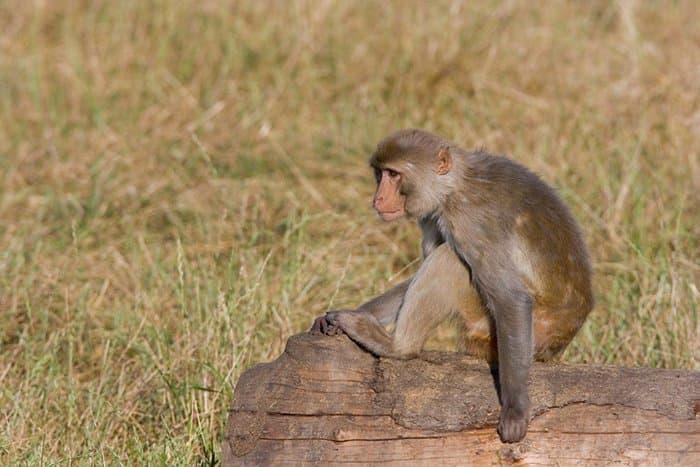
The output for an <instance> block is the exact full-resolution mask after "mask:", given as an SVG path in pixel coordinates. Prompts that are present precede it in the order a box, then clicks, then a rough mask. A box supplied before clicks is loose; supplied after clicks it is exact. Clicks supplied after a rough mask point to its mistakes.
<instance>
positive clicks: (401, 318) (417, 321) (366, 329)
mask: <svg viewBox="0 0 700 467" xmlns="http://www.w3.org/2000/svg"><path fill="white" fill-rule="evenodd" d="M470 287H471V285H470V283H469V272H468V271H467V269H466V267H465V266H464V265H463V264H462V263H461V261H460V260H459V258H458V257H457V255H456V254H455V253H454V252H453V251H452V249H451V248H450V247H449V246H448V245H447V244H443V245H440V246H439V247H437V248H436V249H435V250H434V251H433V252H432V253H431V254H430V255H429V256H428V257H427V258H426V259H425V261H424V262H423V264H422V265H421V267H420V269H419V270H418V273H417V274H416V276H415V277H414V278H413V280H412V281H411V283H410V284H409V285H408V289H407V291H406V294H405V296H404V297H403V302H402V304H401V307H400V309H399V312H398V318H397V320H396V328H395V329H394V332H393V333H391V334H389V333H388V332H386V330H385V329H384V328H383V327H382V326H381V324H380V322H379V320H378V319H377V318H376V317H375V316H374V315H372V314H369V313H354V312H347V311H339V312H332V313H329V314H328V315H327V318H328V320H329V321H330V322H331V323H332V324H335V325H336V326H338V327H340V328H341V329H342V330H343V331H344V332H345V333H346V334H347V335H348V336H350V338H351V339H353V340H354V341H355V342H357V343H358V344H360V345H361V346H362V347H364V348H366V349H367V350H369V351H370V352H372V353H373V354H375V355H378V356H381V357H394V358H409V357H411V356H414V355H415V354H417V353H418V352H420V351H421V349H422V348H423V344H424V343H425V340H426V339H427V337H428V335H429V334H430V332H431V331H432V330H433V329H435V327H436V326H437V325H438V324H440V323H441V322H442V321H443V320H445V318H447V317H448V316H449V315H450V314H452V313H454V312H456V311H457V310H459V309H460V308H461V307H462V306H463V305H464V303H465V301H466V300H467V294H468V293H469V291H470Z"/></svg>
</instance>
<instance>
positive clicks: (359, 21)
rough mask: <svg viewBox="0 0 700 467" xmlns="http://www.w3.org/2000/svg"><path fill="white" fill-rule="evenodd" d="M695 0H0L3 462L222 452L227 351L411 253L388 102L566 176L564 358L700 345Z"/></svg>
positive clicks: (270, 347)
mask: <svg viewBox="0 0 700 467" xmlns="http://www.w3.org/2000/svg"><path fill="white" fill-rule="evenodd" d="M699 10H700V7H699V6H698V4H697V2H693V1H690V0H689V1H685V2H683V1H680V2H673V3H670V2H639V3H636V2H634V1H619V2H608V1H590V2H564V1H552V2H547V3H546V5H543V4H541V3H539V2H526V1H488V0H483V1H476V2H466V1H465V2H461V1H434V2H422V1H406V2H405V1H394V2H386V1H358V2H343V1H313V2H310V1H309V2H303V1H293V2H282V1H280V2H275V1H266V2H262V1H261V2H253V1H250V2H234V1H228V2H227V1H211V0H210V1H194V0H185V1H180V2H170V1H164V0H149V1H142V0H124V1H118V2H109V1H88V0H85V1H68V0H63V1H60V0H52V1H49V0H44V1H33V2H32V1H19V0H5V1H3V2H0V463H2V464H8V463H9V464H16V463H19V464H27V463H29V464H37V463H51V464H60V465H66V464H74V463H77V464H93V463H97V464H101V463H120V462H123V463H129V464H143V463H155V464H161V463H162V464H182V465H192V464H196V463H209V462H212V461H214V460H216V458H217V457H218V456H219V455H220V448H219V444H220V440H221V436H222V432H223V427H224V424H225V421H226V409H227V406H228V404H229V402H230V398H231V395H232V388H233V386H234V385H235V383H236V380H237V378H238V376H239V375H240V373H241V372H242V371H243V370H245V369H246V368H247V367H249V366H250V365H252V364H253V363H255V362H259V361H265V360H270V359H272V358H274V357H276V356H277V355H278V354H279V353H280V352H281V351H282V349H283V346H284V343H285V341H286V339H287V337H288V336H289V335H291V334H293V333H296V332H299V331H302V330H304V329H306V328H307V327H308V326H309V325H310V323H311V321H312V318H313V317H314V316H316V315H319V314H321V313H323V312H324V311H325V310H326V309H328V308H332V307H349V306H354V305H357V304H359V303H361V302H362V301H363V300H365V299H367V298H369V297H371V296H372V295H374V294H376V293H379V292H381V291H383V290H384V289H386V288H387V287H389V286H390V285H391V284H393V283H395V282H397V281H398V280H399V279H400V278H404V277H407V276H408V275H409V274H411V272H413V271H415V269H416V267H417V264H418V261H419V245H418V243H419V242H418V238H417V236H418V230H417V229H416V228H415V226H412V225H410V224H409V223H406V222H402V223H396V224H384V223H381V222H380V221H379V220H378V219H377V217H376V215H375V214H374V213H373V212H372V210H371V207H370V198H371V193H372V190H373V181H372V176H371V174H370V172H369V170H368V167H367V163H366V161H367V158H368V155H369V153H370V151H371V150H372V148H373V146H374V145H375V144H376V142H377V141H378V140H379V139H380V138H381V137H382V136H383V135H385V134H386V133H388V132H390V131H392V130H394V129H397V128H400V127H405V126H416V127H422V128H426V129H429V130H432V131H435V132H438V133H440V134H442V135H444V136H446V137H447V138H449V139H452V140H454V141H456V142H458V143H460V144H461V145H462V146H463V147H466V148H475V147H480V146H483V147H486V148H487V149H488V150H491V151H493V152H499V153H507V154H511V155H512V156H513V157H514V158H516V159H517V160H519V161H521V162H523V163H525V164H526V165H528V166H529V167H531V168H533V169H534V170H535V171H537V172H539V173H540V174H541V175H542V176H543V178H544V179H545V180H547V181H548V182H550V183H551V184H553V185H555V186H556V187H558V189H559V190H560V192H561V194H562V195H563V197H564V198H565V199H566V200H567V202H568V203H569V204H570V206H571V207H572V209H573V211H574V213H575V215H576V217H577V218H578V219H579V221H580V222H581V224H582V226H583V229H584V231H585V234H586V237H587V239H588V242H589V245H590V248H591V253H592V255H593V257H594V260H595V271H596V293H597V300H598V305H597V308H596V310H595V311H594V313H593V314H592V315H591V317H590V319H589V321H588V322H587V324H586V325H585V327H584V329H583V330H582V332H581V333H580V334H579V335H578V337H577V338H576V339H575V341H574V342H573V343H572V345H571V346H570V347H569V349H568V351H567V353H566V354H565V357H564V358H565V360H567V361H570V362H590V363H599V364H602V363H613V364H620V365H649V366H654V367H678V368H694V369H698V368H700V337H699V336H700V324H699V322H700V320H699V319H698V309H699V305H698V302H699V300H698V283H699V279H700V266H699V264H698V263H699V260H700V258H699V254H698V251H699V249H700V241H699V238H700V197H699V195H698V192H699V190H700V22H699V21H698V18H699V17H700V11H699ZM451 339H452V337H451V334H450V330H449V329H447V330H441V332H440V334H439V335H438V338H437V339H434V342H433V343H432V344H433V345H435V346H438V347H440V346H441V345H442V344H445V343H447V344H449V343H450V341H451ZM447 344H445V345H446V346H447V347H450V345H447Z"/></svg>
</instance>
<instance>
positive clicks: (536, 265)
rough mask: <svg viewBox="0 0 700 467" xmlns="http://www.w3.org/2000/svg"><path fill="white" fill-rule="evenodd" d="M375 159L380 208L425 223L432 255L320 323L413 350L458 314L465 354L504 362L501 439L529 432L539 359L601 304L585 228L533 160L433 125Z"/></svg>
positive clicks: (392, 143)
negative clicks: (463, 145)
mask: <svg viewBox="0 0 700 467" xmlns="http://www.w3.org/2000/svg"><path fill="white" fill-rule="evenodd" d="M370 165H371V166H372V167H373V168H374V170H375V175H376V177H377V192H376V193H375V197H374V206H375V209H376V210H377V211H378V212H379V214H380V215H381V216H382V218H383V219H385V220H394V219H397V218H399V217H402V216H403V215H406V216H408V217H409V218H413V219H416V220H417V221H418V222H419V224H420V227H421V230H422V232H423V240H422V248H423V255H424V257H425V260H424V262H423V264H422V265H421V267H420V269H419V270H418V273H417V274H416V276H415V277H414V278H413V279H412V280H411V281H407V282H404V283H402V284H400V285H399V286H397V287H395V288H394V289H392V290H390V291H388V292H387V293H385V294H383V295H381V296H379V297H377V298H375V299H373V300H371V301H370V302H368V303H366V304H364V305H362V306H361V307H359V308H358V309H357V310H356V311H350V310H344V311H334V312H329V313H328V314H326V316H323V317H320V318H318V319H317V320H316V322H315V323H314V326H313V327H312V331H316V332H319V331H320V332H324V333H327V334H332V333H335V332H338V331H339V330H342V331H343V332H345V333H346V334H347V335H348V336H350V337H351V338H352V339H353V340H355V341H356V342H357V343H358V344H360V345H361V346H363V347H365V348H366V349H367V350H369V351H370V352H372V353H374V354H376V355H379V356H386V357H396V358H409V357H411V356H413V355H415V354H417V353H418V352H420V351H421V349H422V347H423V344H424V343H425V340H426V339H427V337H428V335H429V333H430V332H431V331H432V330H433V329H434V328H435V327H436V326H437V325H438V324H439V323H440V322H441V321H443V320H444V319H446V318H447V317H448V316H450V315H453V314H458V315H459V316H460V317H461V318H462V321H463V323H464V336H465V340H466V343H465V349H466V351H467V352H469V353H471V354H473V355H477V356H480V357H483V358H486V359H487V360H489V361H491V362H497V364H498V369H499V381H500V389H501V393H500V396H501V403H502V406H503V407H502V410H501V419H500V422H499V428H498V430H499V433H500V435H501V438H502V439H503V440H504V441H506V442H514V441H519V440H520V439H522V438H523V437H524V436H525V433H526V431H527V422H528V419H529V405H530V402H529V396H528V391H527V379H528V375H529V368H530V365H531V362H532V359H533V358H536V359H541V360H546V359H550V358H553V357H555V356H557V355H559V354H560V353H561V352H562V351H563V349H564V348H565V347H566V345H567V344H568V343H569V342H570V341H571V339H572V338H573V337H574V335H575V334H576V332H577V331H578V329H579V328H580V327H581V325H582V324H583V321H584V320H585V318H586V316H587V315H588V313H589V312H590V310H591V309H592V307H593V293H592V289H591V266H590V261H589V259H588V255H587V252H586V247H585V244H584V242H583V239H582V236H581V233H580V231H579V229H578V226H577V225H576V223H575V221H574V219H573V217H572V216H571V214H570V213H569V210H568V209H567V207H566V206H565V205H564V203H563V202H562V201H561V200H560V199H559V197H558V196H557V195H556V193H555V192H554V190H552V189H551V188H550V187H549V186H547V185H546V184H545V183H544V182H542V180H540V178H539V177H537V176H536V175H535V174H533V173H532V172H530V171H529V170H527V169H526V168H525V167H523V166H521V165H519V164H517V163H515V162H513V161H511V160H509V159H507V158H505V157H501V156H493V155H490V154H487V153H485V152H481V151H476V152H467V151H464V150H462V149H460V148H458V147H457V146H455V145H454V144H452V143H450V142H448V141H446V140H444V139H442V138H440V137H439V136H436V135H433V134H431V133H427V132H425V131H421V130H401V131H398V132H396V133H394V134H392V135H389V136H388V137H386V138H385V139H384V140H382V141H381V142H380V143H379V144H378V146H377V149H376V150H375V152H374V153H373V154H372V157H371V159H370ZM390 324H395V328H394V330H393V332H391V333H389V332H387V330H386V328H385V327H386V326H388V325H390Z"/></svg>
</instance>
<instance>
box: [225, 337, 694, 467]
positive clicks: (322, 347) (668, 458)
mask: <svg viewBox="0 0 700 467" xmlns="http://www.w3.org/2000/svg"><path fill="white" fill-rule="evenodd" d="M530 397H531V400H532V420H531V422H530V426H529V430H528V435H527V437H526V438H525V440H524V441H523V442H521V443H517V444H511V445H508V444H503V443H501V441H500V440H499V438H498V435H497V433H496V428H495V427H496V424H497V422H498V414H499V410H500V408H499V403H498V397H497V393H496V388H495V384H494V378H493V375H492V373H491V371H490V370H489V367H488V366H487V365H486V363H484V362H481V361H478V360H474V359H471V358H469V357H466V356H463V355H460V354H447V353H436V352H433V353H425V354H422V355H421V356H420V357H419V358H416V359H412V360H394V359H384V358H381V359H378V358H375V357H373V356H372V355H371V354H369V353H367V352H365V351H363V350H362V349H361V348H359V347H358V346H357V345H355V344H354V343H353V342H352V341H350V340H349V339H348V338H347V337H346V336H334V337H328V336H312V335H309V334H299V335H296V336H294V337H292V338H290V339H289V342H288V343H287V347H286V349H285V351H284V353H283V354H282V355H281V356H280V357H279V358H278V359H277V360H275V361H273V362H271V363H266V364H260V365H257V366H255V367H254V368H252V369H250V370H248V371H246V372H245V373H244V374H243V375H242V376H241V378H240V380H239V382H238V385H237V387H236V389H235V393H234V400H233V404H232V407H231V410H230V413H229V419H228V428H227V433H226V436H225V439H224V442H223V465H224V466H233V465H282V464H284V465H287V464H292V465H294V464H297V465H299V464H303V465H333V464H341V463H342V464H353V463H355V464H361V465H367V464H389V465H412V466H413V465H431V466H434V465H440V466H446V465H502V464H518V465H529V464H537V465H571V464H585V465H610V464H611V463H615V464H618V465H664V466H669V465H688V466H690V465H700V373H699V372H689V371H677V370H660V369H649V368H620V367H600V366H584V365H561V364H554V365H551V364H549V365H545V364H535V365H534V366H533V369H532V372H531V377H530Z"/></svg>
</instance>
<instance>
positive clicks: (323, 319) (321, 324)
mask: <svg viewBox="0 0 700 467" xmlns="http://www.w3.org/2000/svg"><path fill="white" fill-rule="evenodd" d="M309 332H310V333H311V334H324V335H326V336H335V335H338V334H342V332H343V330H342V329H340V327H338V326H336V325H335V324H334V323H332V322H330V321H329V320H328V318H327V316H319V317H318V318H316V319H315V320H314V324H312V325H311V329H309Z"/></svg>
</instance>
